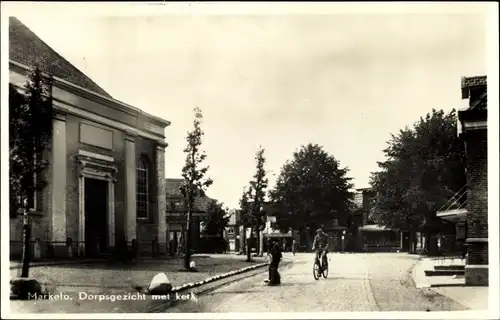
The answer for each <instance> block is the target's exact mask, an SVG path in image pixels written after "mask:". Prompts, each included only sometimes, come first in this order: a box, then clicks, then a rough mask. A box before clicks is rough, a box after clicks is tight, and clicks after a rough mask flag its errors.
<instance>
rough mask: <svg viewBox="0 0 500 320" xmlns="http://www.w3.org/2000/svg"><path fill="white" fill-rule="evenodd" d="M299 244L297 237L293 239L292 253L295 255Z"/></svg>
mask: <svg viewBox="0 0 500 320" xmlns="http://www.w3.org/2000/svg"><path fill="white" fill-rule="evenodd" d="M296 246H297V243H296V242H295V239H293V241H292V254H293V255H295V250H296V248H295V247H296Z"/></svg>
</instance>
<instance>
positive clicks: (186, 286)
mask: <svg viewBox="0 0 500 320" xmlns="http://www.w3.org/2000/svg"><path fill="white" fill-rule="evenodd" d="M267 265H269V262H263V263H259V264H255V265H251V266H248V267H245V268H241V269H238V270H235V271H230V272H227V273H224V274H221V275H217V276H213V277H210V278H207V279H205V280H201V281H197V282H190V283H186V284H183V285H180V286H177V287H174V288H172V291H171V292H174V293H175V292H179V291H182V290H188V289H192V288H196V287H199V286H202V285H204V284H208V283H211V282H214V281H217V280H221V279H225V278H229V277H231V276H234V275H237V274H241V273H245V272H247V271H251V270H255V269H257V268H261V267H264V266H267Z"/></svg>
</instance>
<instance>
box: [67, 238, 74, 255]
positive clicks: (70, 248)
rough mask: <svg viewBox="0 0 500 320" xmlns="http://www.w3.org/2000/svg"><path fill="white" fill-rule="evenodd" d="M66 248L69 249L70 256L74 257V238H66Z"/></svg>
mask: <svg viewBox="0 0 500 320" xmlns="http://www.w3.org/2000/svg"><path fill="white" fill-rule="evenodd" d="M66 249H67V250H68V258H73V239H72V238H71V237H67V238H66Z"/></svg>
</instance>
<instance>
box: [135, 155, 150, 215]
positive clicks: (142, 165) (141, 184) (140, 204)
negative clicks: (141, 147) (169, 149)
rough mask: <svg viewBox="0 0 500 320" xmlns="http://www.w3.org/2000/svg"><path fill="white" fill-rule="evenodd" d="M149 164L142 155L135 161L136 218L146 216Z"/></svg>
mask: <svg viewBox="0 0 500 320" xmlns="http://www.w3.org/2000/svg"><path fill="white" fill-rule="evenodd" d="M148 174H149V166H148V162H147V160H146V159H145V158H144V157H141V158H140V159H139V162H138V163H137V190H136V192H137V197H136V201H137V218H139V219H147V218H148V199H149V194H148V191H149V188H148V187H149V185H148V182H149V181H148Z"/></svg>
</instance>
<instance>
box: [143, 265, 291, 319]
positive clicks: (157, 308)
mask: <svg viewBox="0 0 500 320" xmlns="http://www.w3.org/2000/svg"><path fill="white" fill-rule="evenodd" d="M266 265H269V263H260V264H258V265H253V266H250V267H246V268H243V269H239V270H236V271H233V272H229V273H226V274H224V275H222V276H223V277H221V278H219V279H218V280H220V279H227V278H230V277H231V276H236V275H243V274H245V273H249V275H247V276H242V277H239V278H238V277H236V278H237V279H236V280H235V282H238V281H241V280H244V279H247V278H251V277H254V276H256V275H259V274H261V273H260V272H253V273H252V272H250V271H256V270H257V269H258V268H260V267H264V266H266ZM291 265H293V262H292V261H287V262H286V263H283V268H288V267H290V266H291ZM243 270H244V271H243ZM228 274H231V275H230V276H228ZM212 278H215V277H212ZM212 278H209V279H212ZM209 279H207V280H209ZM212 282H216V280H215V279H214V280H212V281H210V282H205V284H207V285H208V284H210V283H212ZM230 283H233V281H231V280H227V281H226V282H222V283H220V284H216V285H215V286H213V285H212V286H210V285H208V287H207V288H203V287H202V288H201V289H199V290H198V291H197V292H196V293H195V294H196V295H203V294H206V293H209V292H212V291H214V290H217V289H219V288H221V287H224V286H226V285H228V284H230ZM200 286H201V285H195V286H194V287H192V288H195V287H200ZM181 287H182V286H181ZM184 289H186V287H184ZM179 291H180V290H177V291H176V292H179ZM171 292H172V293H174V290H172V291H171ZM178 303H183V301H182V300H167V301H163V303H162V304H160V305H156V306H148V307H146V308H145V309H144V311H143V312H145V313H164V312H165V310H166V309H168V308H170V307H172V306H174V305H176V304H178Z"/></svg>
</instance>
